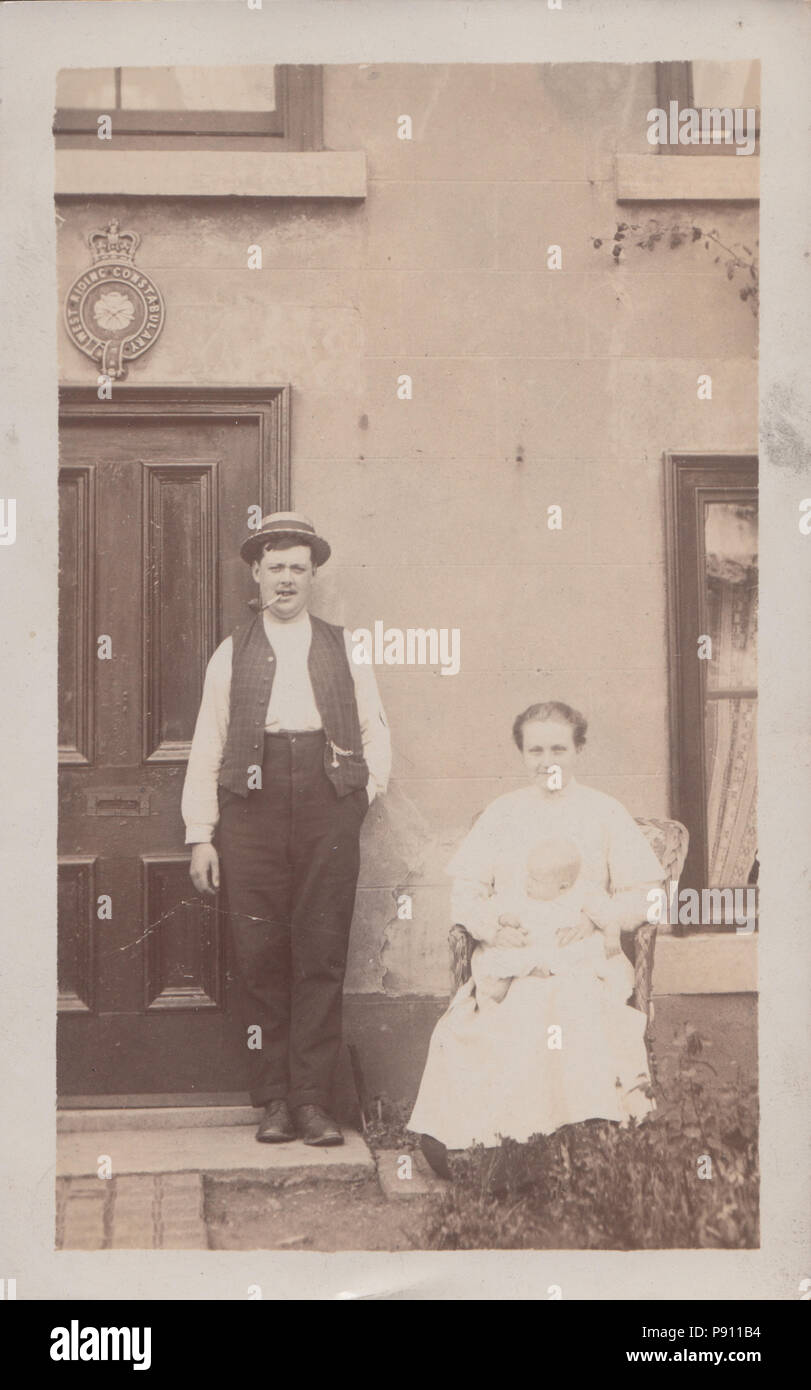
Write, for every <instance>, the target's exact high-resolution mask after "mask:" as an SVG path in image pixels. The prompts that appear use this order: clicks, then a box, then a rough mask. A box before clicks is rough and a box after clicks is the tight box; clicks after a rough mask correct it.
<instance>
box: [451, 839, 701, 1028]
mask: <svg viewBox="0 0 811 1390" xmlns="http://www.w3.org/2000/svg"><path fill="white" fill-rule="evenodd" d="M636 823H637V825H638V826H639V827H640V829H641V831H642V833H643V835H644V836H645V838H646V840H647V841H648V843H649V845H650V847H651V849H652V850H653V852H654V854H655V855H656V858H657V859H658V860H659V863H660V864H661V865H662V868H663V869H664V871H665V873H664V879H663V883H664V886H665V889H666V890H667V888H668V887H669V884H670V882H671V880H672V881H674V882H678V880H679V877H680V875H681V871H682V869H683V868H684V861H685V859H686V858H687V845H688V841H689V835H688V832H687V828H686V826H684V825H682V823H681V821H677V820H656V819H654V818H652V817H643V818H637V822H636ZM449 943H450V951H451V976H452V984H453V992H454V993H456V990H457V989H459V988H460V987H461V986H462V985H463V984H465V983H466V981H467V980H469V979H470V958H471V956H472V954H473V948H474V946H475V944H476V943H475V940H474V938H473V937H472V936H471V935H470V933H469V932H468V931H467V930H466V929H465V927H463V926H461V925H460V924H457V925H456V926H454V927H451V929H450V934H449ZM655 945H656V927H655V926H653V925H651V924H650V923H649V922H643V923H642V925H641V926H639V927H637V928H636V930H635V931H632V932H623V934H622V949H623V951H624V952H625V954H626V955H627V957H628V959H629V960H630V962H631V964H632V965H633V967H634V989H633V994H632V995H631V1002H632V1004H633V1005H634V1007H635V1008H637V1009H640V1010H641V1011H642V1013H644V1014H645V1015H646V1017H647V1020H648V1024H647V1028H646V1030H645V1039H646V1042H648V1043H649V1041H650V1026H651V1023H652V1021H653V1001H652V998H651V985H652V981H653V952H654V948H655Z"/></svg>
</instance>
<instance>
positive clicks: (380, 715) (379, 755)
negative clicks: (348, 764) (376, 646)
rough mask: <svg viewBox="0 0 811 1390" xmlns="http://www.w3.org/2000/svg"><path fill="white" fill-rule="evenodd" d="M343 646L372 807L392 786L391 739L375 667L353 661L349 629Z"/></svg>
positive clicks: (346, 631) (345, 633) (345, 634)
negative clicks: (356, 711)
mask: <svg viewBox="0 0 811 1390" xmlns="http://www.w3.org/2000/svg"><path fill="white" fill-rule="evenodd" d="M344 645H345V647H346V657H347V661H348V662H349V669H350V671H351V672H352V679H353V681H354V682H355V700H356V702H357V706H358V719H359V720H360V734H361V739H362V742H363V756H364V758H365V759H366V765H367V767H368V768H369V780H368V782H367V784H366V790H367V792H368V794H369V804H370V805H371V803H372V802H373V801H374V799H375V797H376V796H378V795H382V794H383V793H384V792H385V791H386V788H387V787H388V785H389V777H390V775H391V736H390V734H389V726H388V724H387V722H386V715H385V713H384V711H383V705H382V704H381V701H380V692H379V691H378V688H377V680H376V679H375V673H374V667H373V666H370V665H366V664H365V663H364V664H363V665H358V664H357V663H356V662H355V661H353V660H352V637H351V634H350V633H349V631H348V630H347V629H346V628H344Z"/></svg>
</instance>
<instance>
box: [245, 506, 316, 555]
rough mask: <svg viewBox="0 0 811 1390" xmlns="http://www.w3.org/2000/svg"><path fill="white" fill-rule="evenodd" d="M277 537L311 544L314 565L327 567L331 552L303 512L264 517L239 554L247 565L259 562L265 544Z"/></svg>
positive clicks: (274, 513)
mask: <svg viewBox="0 0 811 1390" xmlns="http://www.w3.org/2000/svg"><path fill="white" fill-rule="evenodd" d="M276 536H285V537H288V536H289V537H290V538H291V539H292V540H297V541H300V542H301V543H302V545H303V544H304V543H305V542H309V543H310V545H311V546H312V555H313V563H314V564H316V565H319V566H320V565H325V564H326V563H327V560H328V559H329V557H330V554H331V551H330V547H329V545H328V544H327V542H326V541H325V540H324V538H323V536H318V535H316V531H315V527H314V526H313V523H312V522H311V521H310V520H309V519H308V518H307V517H306V516H302V515H301V512H271V513H270V516H263V517H262V525H261V526H260V528H259V530H258V531H252V532H251V534H250V535H249V537H248V539H247V540H246V541H243V542H242V545H241V546H240V548H239V553H240V555H241V556H242V558H243V560H244V561H245V563H246V564H248V565H250V564H252V563H253V561H254V560H258V559H259V557H260V556H261V554H262V551H263V550H264V548H265V542H266V541H268V540H270V539H271V538H273V537H276Z"/></svg>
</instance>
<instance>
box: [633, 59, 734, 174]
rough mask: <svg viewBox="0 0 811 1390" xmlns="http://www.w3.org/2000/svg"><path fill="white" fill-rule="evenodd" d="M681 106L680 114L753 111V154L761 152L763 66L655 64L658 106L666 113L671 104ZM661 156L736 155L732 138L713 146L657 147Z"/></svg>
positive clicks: (704, 63) (702, 63)
mask: <svg viewBox="0 0 811 1390" xmlns="http://www.w3.org/2000/svg"><path fill="white" fill-rule="evenodd" d="M671 101H675V102H677V103H678V107H679V110H680V111H684V110H688V109H689V110H694V111H700V110H701V109H702V108H704V109H710V110H711V109H713V108H714V107H717V108H719V109H721V110H723V109H725V108H727V109H729V110H732V111H734V110H735V108H736V107H741V108H743V109H744V110H746V109H754V112H755V134H756V143H755V149H754V153H755V154H759V153H760V63H759V62H758V61H757V60H753V61H751V62H750V61H748V60H745V61H733V62H728V63H710V62H704V61H703V60H699V61H694V62H691V63H657V64H656V104H657V106H659V107H660V108H661V109H662V110H663V111H667V110H668V109H669V103H670V102H671ZM657 153H659V154H692V155H696V154H703V155H719V154H725V155H734V154H735V145H734V143H733V141H732V140H731V138H730V139H729V140H728V141H726V142H725V141H720V142H718V143H710V144H690V145H681V144H673V145H670V144H668V145H658V146H657Z"/></svg>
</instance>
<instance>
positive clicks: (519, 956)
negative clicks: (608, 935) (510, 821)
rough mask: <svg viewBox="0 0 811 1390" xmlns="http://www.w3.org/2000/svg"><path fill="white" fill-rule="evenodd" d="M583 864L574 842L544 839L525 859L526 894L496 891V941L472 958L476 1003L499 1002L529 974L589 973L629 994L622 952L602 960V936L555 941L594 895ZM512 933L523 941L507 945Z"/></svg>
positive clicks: (480, 947)
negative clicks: (513, 983) (514, 983)
mask: <svg viewBox="0 0 811 1390" xmlns="http://www.w3.org/2000/svg"><path fill="white" fill-rule="evenodd" d="M581 866H582V861H581V858H580V853H579V851H578V848H577V846H576V845H575V844H574V842H573V841H571V840H565V839H555V840H543V841H541V843H540V844H538V845H536V846H535V848H534V849H533V851H532V853H531V854H530V856H529V859H528V860H527V866H526V868H527V874H526V880H525V884H524V891H523V892H522V893H516V894H514V895H512V896H510V895H507V894H506V893H501V894H499V893H496V895H495V898H493V899H492V900H491V905H492V906H493V907H494V908H495V910H496V912H497V914H498V920H499V930H498V932H497V933H496V937H495V940H494V942H480V943H479V944H478V945H477V946H476V949H475V950H474V952H473V957H472V960H471V972H472V975H473V981H474V984H475V986H476V996H477V998H478V999H480V1000H491V1001H492V1002H494V1003H500V1002H501V1000H503V999H504V998H505V996H506V994H507V991H508V990H509V988H510V982H511V981H512V980H514V979H517V978H520V977H522V976H527V975H534V976H536V977H541V978H548V977H549V976H550V975H557V976H559V975H572V974H578V975H580V976H581V977H582V976H583V975H584V974H585V975H591V976H592V977H595V976H596V978H597V979H599V980H604V981H606V982H608V983H610V984H614V985H615V986H617V987H618V989H619V992H620V993H623V992H624V993H625V994H626V995H627V994H628V992H629V991H630V988H631V985H632V983H633V971H632V970H631V969H630V963H629V962H628V960H627V958H626V957H625V956H624V955H622V954H621V953H620V955H619V956H614V957H613V958H611V959H608V958H607V957H606V953H605V949H604V937H603V935H602V933H601V932H599V931H595V932H594V933H592V934H591V935H589V936H586V937H583V938H582V939H580V940H575V941H570V942H568V943H567V944H566V945H564V946H562V945H560V944H559V942H558V933H559V932H560V931H562V930H563V929H564V928H572V927H574V926H576V924H577V922H578V921H579V918H580V914H581V912H582V911H583V910H586V911H587V910H588V903H589V900H590V899H591V897H592V896H593V895H594V890H593V889H591V890H589V888H588V886H587V885H586V883H585V882H584V881H583V880H582V879H581V878H580V870H581ZM516 932H518V933H519V934H520V936H521V937H522V938H523V940H522V943H521V944H520V945H518V944H505V942H506V941H507V940H508V939H509V938H513V939H514V938H515V936H516Z"/></svg>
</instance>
